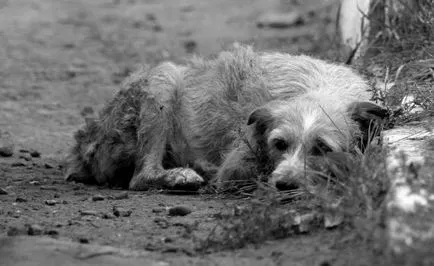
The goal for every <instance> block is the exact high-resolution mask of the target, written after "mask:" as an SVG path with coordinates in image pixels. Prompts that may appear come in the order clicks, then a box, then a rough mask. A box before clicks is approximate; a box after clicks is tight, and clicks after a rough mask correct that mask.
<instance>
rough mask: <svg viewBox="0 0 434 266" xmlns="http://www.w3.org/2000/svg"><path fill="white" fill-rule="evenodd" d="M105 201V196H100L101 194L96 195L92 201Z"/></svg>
mask: <svg viewBox="0 0 434 266" xmlns="http://www.w3.org/2000/svg"><path fill="white" fill-rule="evenodd" d="M104 199H105V197H104V196H103V195H100V194H98V195H94V196H93V197H92V201H102V200H104Z"/></svg>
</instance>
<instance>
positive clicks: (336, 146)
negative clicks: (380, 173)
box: [65, 45, 387, 190]
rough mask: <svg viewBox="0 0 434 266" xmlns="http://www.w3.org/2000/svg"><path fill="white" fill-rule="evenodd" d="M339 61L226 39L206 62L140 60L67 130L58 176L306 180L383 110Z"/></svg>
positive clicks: (194, 185) (129, 182) (137, 182)
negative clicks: (227, 45) (63, 167)
mask: <svg viewBox="0 0 434 266" xmlns="http://www.w3.org/2000/svg"><path fill="white" fill-rule="evenodd" d="M370 97H371V94H370V92H369V86H368V85H367V83H366V81H365V80H364V79H363V78H362V77H361V76H360V75H358V74H357V73H355V72H354V71H353V70H352V69H350V68H349V67H348V66H344V65H338V64H334V63H330V62H326V61H323V60H319V59H315V58H312V57H310V56H306V55H290V54H284V53H278V52H256V51H254V49H253V48H252V47H250V46H241V45H235V46H234V48H232V49H230V50H228V51H223V52H221V53H220V54H219V55H218V56H216V57H215V58H211V59H203V58H200V57H193V58H191V59H190V60H189V61H188V62H187V63H186V64H184V65H177V64H174V63H171V62H165V63H161V64H160V65H158V66H156V67H154V68H149V67H143V68H141V69H139V70H137V71H136V72H135V73H133V74H132V75H131V76H130V77H128V78H127V79H126V80H125V81H124V83H123V85H122V87H121V89H120V91H119V92H118V93H117V94H116V95H115V97H114V98H113V100H111V101H110V102H109V103H108V104H107V105H106V106H105V107H104V108H103V110H102V111H101V112H100V115H99V117H98V118H95V119H88V121H87V122H86V125H85V126H84V127H83V128H82V129H80V130H79V131H77V132H76V133H75V140H76V143H75V145H74V147H73V148H72V150H71V152H70V153H69V155H68V159H67V172H66V176H65V178H66V180H70V181H72V180H74V181H78V182H84V183H97V184H110V185H114V186H122V187H128V188H129V189H131V190H148V189H150V188H167V189H174V190H177V189H180V190H197V189H198V188H200V187H201V186H202V185H203V184H204V183H206V182H210V181H212V182H213V183H215V184H216V186H217V187H218V189H220V190H230V189H236V188H238V187H239V186H242V185H245V184H247V183H249V182H252V181H253V182H256V180H258V178H260V179H265V180H266V181H267V182H268V183H269V184H270V185H272V186H274V187H276V188H277V189H279V190H292V189H297V188H299V187H300V186H302V185H306V183H309V182H311V181H309V180H311V179H310V178H309V176H311V172H312V171H310V170H311V169H314V168H313V166H312V165H313V164H314V162H315V160H316V159H319V158H323V157H324V156H325V155H326V154H328V153H330V152H352V151H354V150H355V149H356V147H359V148H360V147H363V146H366V145H367V144H368V142H369V141H370V140H371V137H370V134H372V130H371V127H372V124H373V123H380V122H381V121H382V119H384V118H385V117H386V116H387V110H385V109H384V108H383V107H381V106H379V105H377V104H375V103H374V102H371V101H370Z"/></svg>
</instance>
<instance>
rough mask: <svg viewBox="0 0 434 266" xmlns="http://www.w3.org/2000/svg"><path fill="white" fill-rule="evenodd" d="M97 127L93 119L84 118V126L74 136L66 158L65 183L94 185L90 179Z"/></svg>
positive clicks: (91, 178)
mask: <svg viewBox="0 0 434 266" xmlns="http://www.w3.org/2000/svg"><path fill="white" fill-rule="evenodd" d="M98 132H99V126H98V124H97V122H96V121H95V119H93V118H86V124H85V125H84V127H83V128H82V129H79V130H78V131H77V132H76V133H75V134H74V138H75V141H76V143H75V145H74V147H73V148H72V150H71V152H70V154H69V155H68V158H67V165H66V174H65V180H66V181H77V182H83V183H95V180H94V179H93V177H92V162H93V161H94V160H93V158H94V156H95V151H96V146H97V142H96V139H97V136H98Z"/></svg>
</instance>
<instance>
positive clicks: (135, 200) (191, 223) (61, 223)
mask: <svg viewBox="0 0 434 266" xmlns="http://www.w3.org/2000/svg"><path fill="white" fill-rule="evenodd" d="M297 2H299V1H278V0H273V1H261V0H239V1H233V0H219V1H202V0H186V1H170V0H147V1H145V0H141V1H139V0H94V1H84V0H83V1H77V0H74V1H70V0H43V1H36V0H14V1H8V0H0V133H2V135H1V136H6V135H7V136H8V138H10V139H11V142H12V143H13V144H14V153H13V155H12V156H11V157H0V189H1V190H0V236H6V235H9V236H15V235H29V234H30V235H44V237H48V238H52V239H55V240H56V239H57V240H59V241H69V242H74V243H81V244H82V246H86V245H87V246H91V245H105V246H111V247H114V248H121V249H125V250H130V251H131V250H132V251H137V252H146V257H147V258H152V259H155V260H156V261H164V262H168V263H169V264H176V265H190V264H195V265H208V264H214V265H373V263H374V261H375V257H374V256H373V254H372V252H371V250H370V249H369V248H368V247H367V245H365V244H363V243H361V242H360V241H355V240H348V239H347V240H345V239H344V240H343V239H342V235H344V234H343V232H342V231H341V230H340V229H335V230H327V231H326V230H313V231H312V232H309V233H307V234H299V235H294V236H292V237H289V238H286V239H280V240H270V241H266V242H264V243H262V244H260V245H256V246H252V245H248V246H247V247H245V248H242V249H235V250H226V251H219V252H217V251H216V252H211V251H208V252H205V253H201V252H198V251H197V250H196V245H197V243H196V242H195V239H196V238H197V237H198V236H199V237H203V238H206V236H207V235H208V234H209V233H210V231H211V230H212V229H213V228H214V227H215V225H216V224H217V222H218V220H217V218H216V216H218V215H216V214H219V213H221V212H225V211H227V210H228V209H230V208H231V206H237V205H242V204H244V203H246V202H248V201H249V199H230V198H221V197H217V196H216V195H212V194H211V195H210V194H193V195H192V194H190V195H176V194H168V193H165V192H164V191H150V192H132V191H120V190H115V189H109V188H105V187H96V186H85V185H82V184H75V183H67V182H65V181H63V170H64V169H63V167H62V166H63V159H64V157H65V154H66V153H67V151H68V149H69V147H70V146H71V145H72V143H73V137H72V136H73V133H74V131H75V130H77V128H78V127H79V126H80V125H81V124H82V123H83V121H84V119H83V116H86V115H87V114H92V113H97V112H98V110H100V108H101V106H102V105H103V104H104V102H105V101H106V100H107V99H109V98H110V97H111V96H112V95H113V93H114V92H115V91H116V90H117V89H118V85H119V83H120V82H121V81H122V79H123V78H124V77H125V76H126V75H128V73H130V72H131V71H132V70H133V69H134V68H135V67H136V66H137V64H141V63H146V64H155V63H156V62H159V61H162V60H174V61H181V60H182V58H183V57H185V56H189V55H190V54H191V53H199V54H202V55H212V54H215V53H217V52H218V51H220V50H221V49H222V48H225V47H227V46H228V45H230V44H231V43H233V42H234V41H239V42H244V43H252V44H255V46H256V47H257V48H258V49H262V50H268V49H272V50H280V51H285V52H294V53H298V52H307V53H311V54H315V55H318V56H321V57H327V56H328V55H329V54H328V52H327V51H328V48H329V47H327V45H325V44H324V43H323V42H321V40H323V38H324V36H326V35H327V33H330V32H333V27H334V26H333V25H334V24H333V21H332V18H333V17H334V14H333V13H332V11H333V10H334V9H333V8H324V7H323V6H324V5H323V4H321V8H322V9H321V12H317V13H315V12H312V11H311V10H313V9H310V11H309V16H308V17H307V18H304V19H303V20H302V22H300V23H298V24H297V26H296V27H288V28H279V29H273V28H260V27H257V24H256V22H257V21H256V20H257V18H258V16H259V15H261V14H262V13H264V12H268V11H276V10H283V9H285V10H292V11H294V10H299V9H300V10H303V6H301V7H300V6H297V4H296V3H297ZM317 2H322V1H306V3H305V4H304V5H310V4H312V3H313V4H317ZM327 36H328V35H327ZM35 151H37V152H35ZM37 153H40V156H37V155H38V154H37ZM174 206H184V207H185V208H186V209H187V212H188V210H190V211H191V213H189V214H187V215H185V216H173V215H169V208H171V207H174ZM117 215H118V216H117ZM191 228H193V231H194V233H191V232H190V231H191ZM39 237H41V236H32V237H31V240H28V239H27V240H25V241H27V242H26V243H30V244H29V245H30V246H31V247H33V248H35V245H38V243H40V242H34V241H35V240H34V239H36V238H39ZM17 239H21V238H19V237H17ZM32 241H33V242H32ZM0 242H1V244H2V245H0V256H7V254H14V256H15V257H14V259H16V261H17V262H20V263H22V265H26V263H29V261H32V259H33V260H37V261H39V263H41V261H44V260H47V258H49V256H48V255H47V256H48V257H47V256H40V254H39V256H37V254H34V253H35V252H39V251H38V249H28V247H27V246H25V245H24V246H23V245H21V246H17V248H16V249H13V250H12V251H8V252H12V253H8V252H6V251H5V250H9V249H12V248H10V247H11V245H7V243H8V242H7V241H6V242H5V241H0ZM59 243H60V242H59ZM59 245H60V244H59ZM19 247H21V248H22V249H20V248H19ZM8 248H9V249H8ZM26 248H27V250H30V251H29V252H31V253H32V252H33V254H30V255H31V256H30V257H29V254H28V253H26V252H25V251H26ZM54 250H55V248H53V249H51V251H50V250H49V251H48V253H47V254H50V252H54ZM14 252H15V253H14ZM40 252H46V251H40ZM5 254H6V255H5ZM41 254H42V253H41ZM44 254H45V253H44ZM62 254H63V253H62ZM62 254H61V255H59V254H57V255H58V256H60V259H62V256H64V257H65V258H66V257H67V256H69V255H68V254H66V253H65V254H63V255H62ZM99 255H100V256H104V255H105V254H102V255H101V254H99ZM132 257H134V256H132ZM60 259H59V260H60ZM2 260H3V261H7V260H6V257H3V258H0V264H1V261H2ZM108 260H112V262H115V261H116V260H115V259H114V258H108ZM9 263H11V262H10V261H9ZM74 263H76V264H84V262H83V261H80V260H78V261H76V262H72V264H71V265H76V264H74ZM105 263H106V264H107V265H108V262H107V261H106V262H105ZM130 263H131V264H132V265H133V264H134V262H130ZM18 264H19V263H18ZM29 265H31V264H29ZM41 265H44V264H43V263H41ZM159 265H165V264H159Z"/></svg>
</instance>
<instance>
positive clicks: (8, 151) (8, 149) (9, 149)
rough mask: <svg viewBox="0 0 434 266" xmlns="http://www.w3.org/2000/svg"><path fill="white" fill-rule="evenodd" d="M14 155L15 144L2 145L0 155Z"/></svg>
mask: <svg viewBox="0 0 434 266" xmlns="http://www.w3.org/2000/svg"><path fill="white" fill-rule="evenodd" d="M12 155H14V146H13V145H8V146H4V147H0V156H1V157H11V156H12Z"/></svg>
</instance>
